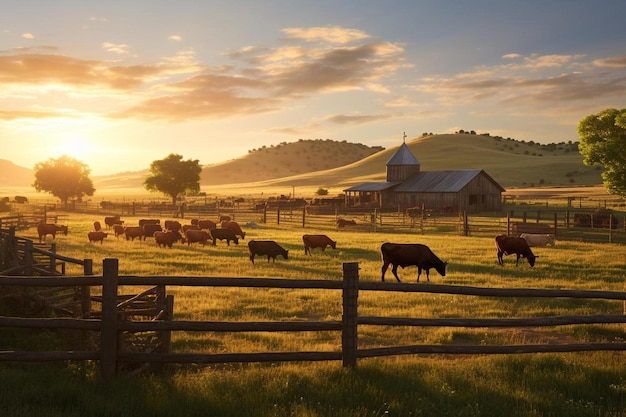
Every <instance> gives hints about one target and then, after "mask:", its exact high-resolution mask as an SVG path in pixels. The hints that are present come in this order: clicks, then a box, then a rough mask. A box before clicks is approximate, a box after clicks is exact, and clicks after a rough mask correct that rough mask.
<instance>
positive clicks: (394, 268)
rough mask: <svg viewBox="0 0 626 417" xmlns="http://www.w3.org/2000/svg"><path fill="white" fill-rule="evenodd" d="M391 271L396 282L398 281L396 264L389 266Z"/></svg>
mask: <svg viewBox="0 0 626 417" xmlns="http://www.w3.org/2000/svg"><path fill="white" fill-rule="evenodd" d="M391 272H393V276H394V277H396V279H397V280H398V282H400V278H398V265H396V264H393V267H392V268H391Z"/></svg>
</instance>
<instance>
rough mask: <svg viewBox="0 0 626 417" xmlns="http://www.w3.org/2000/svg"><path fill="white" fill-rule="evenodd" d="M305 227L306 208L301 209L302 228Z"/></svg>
mask: <svg viewBox="0 0 626 417" xmlns="http://www.w3.org/2000/svg"><path fill="white" fill-rule="evenodd" d="M305 226H306V206H303V207H302V227H305Z"/></svg>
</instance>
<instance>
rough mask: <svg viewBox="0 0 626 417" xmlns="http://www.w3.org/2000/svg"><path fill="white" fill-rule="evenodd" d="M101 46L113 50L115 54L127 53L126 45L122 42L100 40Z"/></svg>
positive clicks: (106, 49) (109, 50)
mask: <svg viewBox="0 0 626 417" xmlns="http://www.w3.org/2000/svg"><path fill="white" fill-rule="evenodd" d="M102 48H103V49H104V50H105V51H108V52H113V53H115V54H120V55H122V54H127V53H128V45H126V44H124V43H120V44H114V43H111V42H102Z"/></svg>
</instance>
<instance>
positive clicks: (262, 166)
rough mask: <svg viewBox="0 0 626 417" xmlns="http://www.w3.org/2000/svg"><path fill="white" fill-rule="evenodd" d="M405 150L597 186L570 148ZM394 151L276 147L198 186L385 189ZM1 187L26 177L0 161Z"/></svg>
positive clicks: (462, 165)
mask: <svg viewBox="0 0 626 417" xmlns="http://www.w3.org/2000/svg"><path fill="white" fill-rule="evenodd" d="M398 145H400V144H398ZM407 145H408V146H409V148H410V149H411V151H412V152H413V153H414V155H415V156H416V157H417V159H418V160H419V161H420V163H421V170H422V171H435V170H457V169H484V170H485V171H486V172H487V173H488V174H489V175H490V176H491V177H492V178H493V179H494V180H496V181H497V182H498V183H500V184H501V185H502V186H503V187H505V188H518V187H524V188H526V187H577V186H591V185H598V184H602V179H601V177H600V174H601V172H602V170H601V169H600V168H599V167H588V166H585V165H584V164H583V162H582V159H583V158H582V156H581V155H580V154H579V153H578V151H577V148H576V144H575V143H561V144H549V145H541V144H538V143H534V142H524V141H517V140H514V139H510V138H509V139H504V138H501V137H492V136H487V135H475V134H471V135H470V134H436V135H428V136H423V137H420V138H416V139H413V140H410V141H407ZM396 149H397V147H393V148H390V149H384V148H382V147H368V146H365V145H362V144H354V143H348V142H346V141H342V142H338V141H332V140H320V139H316V140H300V141H298V142H292V143H282V144H280V145H277V146H271V147H262V148H259V149H255V150H251V151H249V152H248V154H247V155H244V156H242V157H239V158H236V159H233V160H230V161H226V162H221V163H217V164H212V165H207V166H204V167H203V171H202V174H201V185H202V188H203V190H205V189H206V190H207V191H209V192H224V191H226V190H228V191H231V190H232V192H236V190H237V189H243V188H246V189H257V190H258V189H262V188H273V187H279V188H284V187H296V186H297V187H305V188H314V189H317V187H324V188H333V189H339V190H341V189H343V188H346V187H349V186H352V185H355V184H358V183H361V182H365V181H384V180H385V164H386V162H387V160H388V159H389V158H390V157H391V155H393V153H394V152H395V151H396ZM146 175H148V170H147V169H146V170H143V171H136V172H124V173H120V174H115V175H109V176H103V177H93V178H92V180H93V182H94V186H95V187H96V189H97V190H107V189H109V190H110V189H134V188H142V185H141V184H142V182H143V180H144V179H145V177H146ZM0 181H1V182H0V185H4V186H29V185H30V184H31V183H32V181H33V177H32V170H29V169H26V168H22V167H18V166H17V165H14V164H12V163H10V162H8V161H4V160H0Z"/></svg>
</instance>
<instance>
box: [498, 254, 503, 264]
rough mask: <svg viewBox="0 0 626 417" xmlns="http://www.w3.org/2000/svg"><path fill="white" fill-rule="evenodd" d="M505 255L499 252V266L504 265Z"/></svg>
mask: <svg viewBox="0 0 626 417" xmlns="http://www.w3.org/2000/svg"><path fill="white" fill-rule="evenodd" d="M502 255H503V253H502V252H500V251H498V265H504V260H503V259H502Z"/></svg>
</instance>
